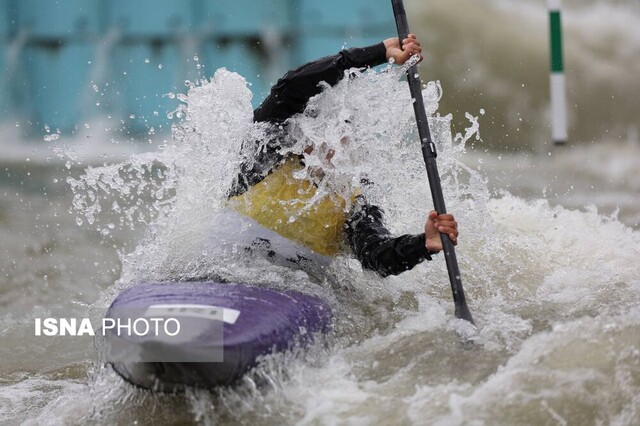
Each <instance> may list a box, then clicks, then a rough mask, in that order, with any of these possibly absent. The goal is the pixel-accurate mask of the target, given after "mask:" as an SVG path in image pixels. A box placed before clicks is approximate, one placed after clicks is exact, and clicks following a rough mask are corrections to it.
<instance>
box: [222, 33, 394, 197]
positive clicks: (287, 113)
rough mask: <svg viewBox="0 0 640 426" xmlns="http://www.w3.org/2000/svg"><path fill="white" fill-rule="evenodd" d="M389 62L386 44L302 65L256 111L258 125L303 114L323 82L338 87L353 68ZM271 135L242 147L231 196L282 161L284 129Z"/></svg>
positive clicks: (282, 79)
mask: <svg viewBox="0 0 640 426" xmlns="http://www.w3.org/2000/svg"><path fill="white" fill-rule="evenodd" d="M385 62H386V49H385V47H384V43H382V42H381V43H378V44H374V45H372V46H368V47H355V48H351V49H347V50H343V51H341V52H340V53H338V54H336V55H332V56H327V57H324V58H321V59H318V60H316V61H313V62H309V63H307V64H305V65H302V66H301V67H299V68H296V69H294V70H291V71H289V72H288V73H286V74H285V75H284V76H283V77H282V78H281V79H280V80H278V82H277V83H276V85H275V86H273V87H272V88H271V92H270V93H269V96H267V98H266V99H265V100H264V101H263V102H262V104H261V105H260V106H259V107H258V108H257V109H256V110H254V111H253V119H254V121H256V122H268V123H272V124H282V123H283V122H284V121H285V120H287V119H288V118H290V117H292V116H293V115H295V114H298V113H301V112H303V111H304V109H305V108H306V106H307V103H308V102H309V99H310V98H312V97H313V96H315V95H317V94H318V93H320V92H321V91H322V87H321V86H320V83H321V82H323V81H324V82H326V83H328V84H329V85H332V86H333V85H335V84H336V83H337V82H338V81H340V80H341V79H342V78H343V77H344V72H345V71H346V70H348V69H351V68H365V67H373V66H376V65H380V64H383V63H385ZM272 127H273V129H271V130H270V132H271V134H269V135H267V138H266V140H263V141H253V140H252V141H245V143H243V146H242V150H243V157H244V160H243V162H242V163H241V164H240V171H239V173H238V175H237V176H236V178H235V179H234V181H233V184H232V186H231V190H230V191H229V196H235V195H240V194H242V193H243V192H245V191H246V190H247V189H248V188H250V187H251V186H253V185H255V184H256V183H258V182H260V181H261V180H262V179H264V178H265V177H266V176H267V175H268V174H269V172H270V171H271V170H272V169H273V168H274V167H275V166H276V165H278V164H279V163H280V162H281V161H282V155H281V154H280V150H281V149H282V148H283V147H285V144H286V142H285V140H286V137H285V136H284V128H282V129H281V130H279V129H278V127H281V126H272Z"/></svg>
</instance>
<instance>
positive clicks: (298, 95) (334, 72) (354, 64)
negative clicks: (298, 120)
mask: <svg viewBox="0 0 640 426" xmlns="http://www.w3.org/2000/svg"><path fill="white" fill-rule="evenodd" d="M385 62H386V49H385V47H384V43H382V42H381V43H378V44H374V45H372V46H368V47H354V48H351V49H346V50H343V51H341V52H340V53H338V54H337V55H332V56H326V57H324V58H321V59H318V60H315V61H313V62H309V63H307V64H305V65H302V66H301V67H299V68H296V69H293V70H291V71H289V72H288V73H286V74H285V75H284V76H283V77H282V78H281V79H280V80H278V82H277V83H276V85H275V86H273V87H272V88H271V92H270V93H269V96H267V98H266V99H265V100H264V102H262V104H261V105H260V106H259V107H258V108H257V109H256V110H255V111H254V112H253V117H254V121H257V122H262V121H267V122H272V123H282V122H283V121H285V120H286V119H288V118H290V117H292V116H293V115H295V114H298V113H301V112H302V111H304V109H305V108H306V106H307V102H308V101H309V99H310V98H311V97H313V96H315V95H317V94H318V93H320V92H321V91H322V88H321V87H320V83H321V82H326V83H327V84H329V85H331V86H333V85H335V84H336V83H337V82H338V81H340V80H341V79H342V77H344V72H345V71H346V70H348V69H351V68H366V67H374V66H376V65H380V64H383V63H385Z"/></svg>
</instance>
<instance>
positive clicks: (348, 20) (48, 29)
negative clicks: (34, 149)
mask: <svg viewBox="0 0 640 426" xmlns="http://www.w3.org/2000/svg"><path fill="white" fill-rule="evenodd" d="M392 34H394V28H393V19H392V14H391V7H390V5H389V4H388V0H347V1H344V0H340V1H338V0H324V1H322V2H319V1H317V0H233V1H229V0H108V1H105V0H56V1H53V0H0V69H1V70H2V71H3V73H2V78H0V113H1V114H2V115H1V116H2V117H4V118H5V120H6V119H9V118H10V119H16V120H18V121H21V122H22V123H25V124H27V123H28V124H30V126H22V127H23V128H27V129H26V130H30V131H31V133H36V134H37V133H42V129H43V128H44V126H45V125H48V126H49V127H51V128H52V129H55V128H60V129H61V130H65V131H73V129H74V127H75V126H77V125H79V124H82V122H83V121H85V120H89V119H91V118H92V117H93V116H96V115H106V114H109V115H111V116H113V117H116V118H120V119H121V120H122V121H123V122H124V123H125V129H124V130H126V131H128V132H131V133H142V132H147V131H148V130H149V128H150V127H154V129H155V130H156V131H158V130H160V131H161V130H163V129H168V128H169V124H170V120H169V119H168V118H167V112H168V111H170V110H172V109H174V108H175V107H176V101H175V100H172V99H169V98H168V97H166V96H163V95H164V94H166V93H168V92H184V91H185V90H186V87H185V86H184V81H185V80H193V79H195V78H205V77H210V76H211V75H213V73H214V72H215V70H216V69H217V68H219V67H222V66H224V67H226V68H228V69H230V70H232V71H236V72H238V73H240V74H241V75H243V76H244V77H245V78H246V79H247V81H248V82H249V83H250V84H251V90H252V91H253V93H254V105H257V104H259V103H260V102H261V100H262V99H263V98H264V96H265V95H266V94H267V92H268V90H269V87H270V85H271V84H273V83H274V82H275V80H276V79H277V78H278V77H279V76H280V75H281V74H282V73H283V72H284V71H286V70H287V69H288V68H290V67H293V66H296V65H299V64H301V63H303V62H305V61H308V60H311V59H314V58H317V57H320V56H323V55H327V54H331V53H335V52H337V51H338V50H339V49H340V48H341V47H349V46H358V45H365V44H370V43H375V42H378V41H380V40H381V39H383V38H385V37H388V36H390V35H392ZM196 56H197V59H196V58H195V57H196ZM196 65H199V67H198V68H196Z"/></svg>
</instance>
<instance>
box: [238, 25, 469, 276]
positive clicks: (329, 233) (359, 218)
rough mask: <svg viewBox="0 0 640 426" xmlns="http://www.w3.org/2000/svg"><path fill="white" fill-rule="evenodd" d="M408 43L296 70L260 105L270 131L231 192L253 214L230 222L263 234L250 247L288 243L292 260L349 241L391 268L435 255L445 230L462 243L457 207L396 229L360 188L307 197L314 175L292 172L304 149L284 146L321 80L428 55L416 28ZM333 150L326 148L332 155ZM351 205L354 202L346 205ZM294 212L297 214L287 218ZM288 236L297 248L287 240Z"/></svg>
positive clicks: (381, 270) (249, 147)
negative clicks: (343, 194)
mask: <svg viewBox="0 0 640 426" xmlns="http://www.w3.org/2000/svg"><path fill="white" fill-rule="evenodd" d="M402 44H403V48H401V47H400V44H399V40H398V39H397V38H388V39H386V40H384V41H383V42H381V43H378V44H375V45H372V46H368V47H364V48H351V49H347V50H343V51H341V52H339V53H338V54H336V55H333V56H327V57H324V58H321V59H318V60H316V61H313V62H309V63H307V64H305V65H303V66H301V67H299V68H296V69H294V70H291V71H289V72H288V73H286V74H285V75H284V76H283V77H282V78H281V79H280V80H278V82H277V83H276V85H275V86H273V87H272V89H271V92H270V94H269V96H267V98H266V99H265V100H264V102H263V103H262V104H261V105H260V106H259V107H258V108H257V109H256V110H254V121H255V122H265V123H269V124H270V125H271V126H270V138H269V140H268V141H267V142H266V143H265V142H264V141H247V142H245V143H244V145H243V153H244V154H245V156H246V157H245V158H246V159H245V161H244V162H243V163H242V164H241V166H240V171H239V173H238V176H237V177H236V179H235V180H234V184H233V187H232V188H231V191H230V194H229V198H230V204H231V206H232V208H233V209H234V210H235V211H236V212H238V213H240V214H241V215H242V216H243V217H244V218H245V219H243V220H249V222H246V221H245V222H242V223H241V222H237V223H227V224H226V225H227V226H228V227H233V229H241V228H244V229H246V228H247V227H248V226H253V228H254V229H253V231H252V232H254V233H255V232H257V234H254V236H253V237H251V238H252V241H251V249H252V250H262V251H264V252H265V253H266V254H267V255H268V256H269V257H274V258H275V257H277V256H278V254H279V252H281V251H283V250H284V251H285V252H287V253H286V254H285V255H284V258H285V259H286V262H289V263H295V264H300V263H304V262H317V261H319V260H318V259H328V258H331V257H332V256H334V255H336V254H338V253H339V252H340V251H341V250H343V249H344V248H346V247H349V248H350V250H351V251H352V253H353V254H354V255H355V257H356V258H357V259H358V260H359V261H360V262H361V264H362V266H363V267H364V268H366V269H370V270H373V271H375V272H377V273H378V274H379V275H381V276H388V275H397V274H400V273H402V272H404V271H406V270H409V269H412V268H413V267H414V266H416V265H417V264H419V263H421V262H422V261H424V260H425V259H426V260H431V255H433V254H435V253H438V252H439V251H441V250H442V242H441V240H440V234H439V233H440V232H443V233H446V234H448V235H449V237H450V238H451V240H452V242H453V243H454V244H456V243H457V238H458V226H457V223H456V221H455V219H454V217H453V215H451V214H441V215H438V214H437V213H436V212H435V211H431V212H429V213H428V215H427V220H426V223H425V225H424V232H423V233H419V234H415V235H402V236H398V237H393V236H391V234H390V232H389V230H388V229H387V228H386V227H385V226H384V223H383V212H382V210H381V209H380V208H379V207H377V206H375V205H372V204H369V203H368V202H367V200H366V199H365V197H364V196H363V195H356V196H355V197H354V199H353V200H349V201H352V202H349V203H347V201H346V200H344V199H341V198H339V197H337V196H332V195H327V196H325V197H324V198H322V199H321V200H320V201H317V200H316V201H315V202H314V203H313V205H311V206H310V207H309V206H308V205H307V202H309V200H311V199H312V198H313V196H314V195H315V192H316V186H314V183H313V182H312V181H311V180H308V179H299V178H296V177H294V173H296V172H298V171H300V170H303V169H304V159H303V157H302V155H293V154H290V155H287V156H286V157H285V156H283V154H282V153H281V151H282V149H283V148H286V147H290V146H291V141H290V139H291V138H289V139H287V131H288V121H287V120H288V119H289V118H291V117H293V116H294V115H296V114H299V113H302V112H303V111H304V109H305V107H306V106H307V102H308V100H309V99H310V98H311V97H313V96H315V95H317V94H318V93H320V92H321V90H322V87H321V85H320V83H321V82H326V83H327V84H329V85H331V86H333V85H335V84H336V83H338V81H339V80H340V79H342V78H343V76H344V74H345V71H346V70H349V69H351V68H360V69H362V68H367V67H374V66H377V65H380V64H384V63H386V62H388V61H389V60H393V61H394V63H395V64H398V65H401V64H404V63H405V62H406V61H407V60H408V59H409V58H410V57H412V56H413V55H420V60H422V59H423V56H422V48H421V47H420V42H419V41H418V40H417V38H416V36H415V35H413V34H410V35H409V36H408V37H407V38H406V39H404V40H403V42H402ZM288 140H289V142H287V141H288ZM310 149H312V148H311V147H309V148H308V150H310ZM308 150H307V153H309V151H308ZM247 153H249V154H248V155H247ZM300 154H302V153H300ZM332 154H333V153H332V152H330V151H329V152H327V153H326V156H327V158H328V160H330V157H331V155H332ZM345 206H347V207H350V208H349V209H348V210H349V211H348V212H345ZM292 216H295V220H293V221H291V220H289V218H290V217H292ZM247 218H248V219H247ZM256 228H259V229H256ZM239 232H240V231H239ZM289 243H291V244H293V246H294V247H295V249H293V250H292V249H290V248H285V247H286V246H287V245H288V244H289ZM345 243H346V244H345Z"/></svg>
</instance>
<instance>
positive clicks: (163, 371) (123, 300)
mask: <svg viewBox="0 0 640 426" xmlns="http://www.w3.org/2000/svg"><path fill="white" fill-rule="evenodd" d="M181 305H182V306H191V307H194V306H202V307H205V308H209V309H214V310H215V309H217V310H218V312H222V311H223V310H224V312H225V318H224V321H221V319H222V315H219V317H218V318H216V319H212V318H208V319H206V318H205V319H203V317H199V318H193V316H191V317H189V315H187V316H185V317H182V318H181V317H180V315H181V314H180V312H181V311H180V310H179V309H178V310H176V309H174V310H173V313H174V314H176V313H177V315H178V319H180V323H181V324H182V325H183V327H184V328H189V327H190V324H189V322H191V329H195V328H197V329H198V332H197V333H194V335H192V336H190V337H188V339H187V340H185V339H184V338H182V340H180V341H179V342H173V341H171V340H166V339H165V340H162V339H159V340H158V341H153V339H152V340H151V341H150V340H149V338H147V339H146V340H145V341H144V342H141V341H140V338H136V336H132V337H130V336H123V335H120V336H119V339H124V340H125V341H126V343H127V344H128V345H130V346H133V347H135V348H136V350H139V351H142V352H144V351H153V354H154V356H156V357H158V356H159V355H160V357H161V358H162V356H161V355H162V354H164V353H167V354H169V353H171V355H172V357H173V359H171V360H170V361H166V360H163V359H159V360H154V361H153V362H141V361H139V360H138V361H132V360H118V361H117V362H116V361H112V362H111V364H112V365H113V367H114V369H115V371H116V372H117V373H118V374H120V375H121V376H122V377H123V378H124V379H125V380H127V381H129V382H130V383H133V384H134V385H137V386H141V387H144V388H148V389H153V390H157V391H162V392H174V391H180V390H183V389H184V388H185V387H202V388H213V387H217V386H224V385H231V384H233V383H234V382H236V381H237V380H238V379H240V378H241V377H242V376H243V375H244V374H245V373H246V372H247V371H248V370H250V369H251V368H252V367H254V366H256V365H257V362H258V357H260V356H261V355H265V354H269V353H274V352H282V351H286V350H287V349H290V348H291V347H292V346H294V345H306V344H309V343H310V342H311V341H312V340H313V338H314V336H315V335H318V334H325V333H328V332H329V331H330V329H331V308H330V307H329V306H328V304H327V303H326V302H324V301H322V300H320V299H318V298H316V297H313V296H309V295H305V294H302V293H299V292H295V291H281V290H273V289H267V288H261V287H252V286H248V285H243V284H227V283H225V284H221V283H215V282H181V283H145V284H137V285H135V286H133V287H131V288H129V289H127V290H125V291H123V292H122V293H121V294H120V295H119V296H118V297H117V298H116V299H115V300H114V301H113V303H112V304H111V306H110V307H109V310H108V311H107V315H106V317H108V318H119V317H122V316H123V315H125V314H124V313H127V315H131V312H138V313H142V312H145V311H147V310H148V309H149V308H154V307H158V306H174V307H175V306H181ZM191 309H193V308H191ZM228 313H230V314H231V315H230V317H229V316H228V315H226V314H228ZM172 316H175V315H172ZM196 323H197V324H196ZM107 345H109V339H107ZM216 351H217V352H216ZM208 352H210V353H212V354H213V353H214V352H216V353H219V354H220V355H221V358H222V359H216V360H215V362H211V360H208V359H206V356H205V358H204V361H203V358H202V354H205V355H206V354H207V353H208ZM198 357H199V358H198ZM142 359H144V357H143V358H142ZM176 359H177V360H178V361H176ZM192 359H193V360H196V359H197V362H190V361H189V360H192Z"/></svg>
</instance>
